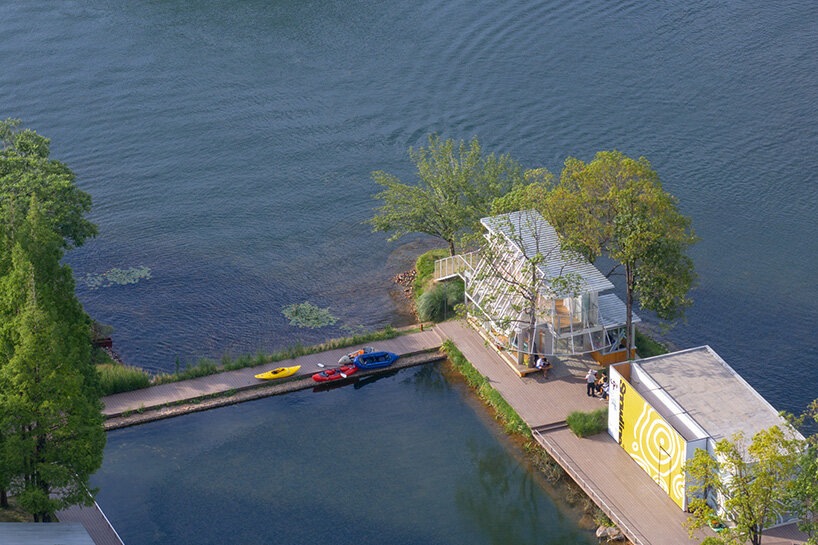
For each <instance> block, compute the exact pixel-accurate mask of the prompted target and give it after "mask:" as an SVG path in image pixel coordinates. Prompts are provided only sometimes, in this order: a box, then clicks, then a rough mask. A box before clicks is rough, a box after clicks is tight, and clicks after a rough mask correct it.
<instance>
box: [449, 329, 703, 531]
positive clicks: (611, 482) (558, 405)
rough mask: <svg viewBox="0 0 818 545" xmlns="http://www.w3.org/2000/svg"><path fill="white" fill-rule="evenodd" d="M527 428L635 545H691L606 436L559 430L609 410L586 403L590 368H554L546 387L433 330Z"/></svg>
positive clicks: (561, 364)
mask: <svg viewBox="0 0 818 545" xmlns="http://www.w3.org/2000/svg"><path fill="white" fill-rule="evenodd" d="M437 327H438V328H439V332H440V334H441V336H442V337H444V338H447V339H451V340H452V341H453V342H454V343H455V344H456V345H457V348H458V349H459V350H460V351H461V352H462V353H463V355H464V356H465V357H466V359H467V360H469V362H471V364H472V365H473V366H474V367H475V368H476V369H477V370H478V371H479V372H480V373H481V374H482V375H484V376H485V377H486V378H488V380H489V382H490V383H491V385H492V386H493V387H494V388H495V389H496V390H497V391H498V392H500V394H501V395H502V396H503V397H504V398H505V399H506V401H508V402H509V404H510V405H511V406H512V407H513V408H514V410H516V411H517V413H518V414H519V415H520V417H521V418H522V419H523V420H525V422H526V423H527V424H528V425H529V426H530V427H531V429H532V431H533V433H534V438H535V439H536V440H537V441H538V442H539V443H540V444H541V445H542V446H543V448H545V449H546V450H547V451H548V453H549V454H551V455H552V456H553V457H554V458H555V459H556V460H557V462H558V463H559V464H560V465H561V466H562V467H563V469H565V471H566V472H567V473H568V474H569V475H571V477H573V478H574V480H575V481H576V482H577V484H579V486H580V487H582V489H583V490H584V491H585V492H586V493H587V494H588V495H589V496H590V497H591V498H592V499H593V500H594V502H595V503H596V504H597V505H598V506H599V507H600V509H602V510H603V511H605V513H606V514H607V515H608V517H610V518H611V520H613V521H614V522H616V523H617V526H619V528H620V529H621V530H622V531H623V532H624V533H625V535H626V536H627V537H628V539H630V540H631V541H632V542H633V543H634V544H635V545H648V544H655V545H692V544H694V543H698V542H699V541H700V540H701V539H703V538H704V537H706V535H707V534H705V533H704V532H701V533H700V534H698V535H697V537H698V538H700V539H696V540H691V539H690V537H689V536H688V533H687V530H686V529H685V528H684V527H683V526H682V524H683V523H684V521H685V520H686V518H687V517H686V515H685V513H684V512H682V511H681V510H680V509H679V507H678V506H677V505H676V504H675V503H673V500H671V499H670V497H669V496H668V495H667V494H665V492H664V491H663V490H662V489H661V488H659V486H658V485H657V484H656V483H654V482H653V481H652V480H651V478H650V477H649V476H648V474H647V473H645V472H644V471H642V470H641V469H640V468H639V466H638V465H637V464H636V462H634V461H633V460H632V459H631V458H630V456H628V454H627V453H626V452H625V451H624V450H622V448H621V447H620V446H619V445H618V444H617V443H616V442H615V441H614V440H613V439H612V438H611V437H610V436H609V435H608V434H607V433H605V432H603V433H600V434H597V435H594V436H591V437H586V438H583V439H580V438H578V437H576V436H575V435H574V434H573V433H572V432H571V431H570V430H568V428H567V427H566V425H565V424H564V421H565V417H566V415H567V414H568V413H570V412H571V411H575V410H581V411H590V410H595V409H601V408H603V407H606V406H607V405H606V402H603V401H602V400H600V399H598V398H592V397H588V396H587V395H586V393H585V381H584V380H583V376H584V374H585V372H586V371H587V369H588V366H589V365H592V364H591V363H590V362H589V363H587V364H586V363H584V361H583V360H582V359H578V358H571V359H566V360H560V361H556V362H555V364H554V369H553V370H552V371H551V372H550V373H549V376H548V379H544V378H543V377H542V376H541V375H540V374H535V375H529V376H527V377H525V378H520V377H519V376H517V374H516V373H514V371H512V370H511V368H510V367H509V366H508V364H506V363H505V362H504V361H503V359H502V358H501V357H500V355H499V354H497V353H496V352H495V351H494V350H493V349H492V348H491V347H488V346H486V343H485V341H484V340H483V338H482V337H481V336H480V335H479V334H478V333H477V332H476V331H475V330H474V329H472V328H470V327H468V326H467V325H465V324H463V323H461V322H444V323H442V324H439V325H438V326H437Z"/></svg>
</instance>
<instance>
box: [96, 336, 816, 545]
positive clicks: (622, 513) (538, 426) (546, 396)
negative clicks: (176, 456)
mask: <svg viewBox="0 0 818 545" xmlns="http://www.w3.org/2000/svg"><path fill="white" fill-rule="evenodd" d="M447 339H448V340H451V341H453V342H454V343H455V344H456V345H457V347H458V349H459V350H460V351H461V352H462V353H463V355H464V356H465V357H466V359H467V360H468V361H469V362H470V363H471V364H472V365H473V366H474V367H475V368H476V369H477V370H478V371H479V372H480V373H481V374H482V375H484V376H485V377H486V378H487V379H488V380H489V382H490V383H491V385H492V387H494V388H495V389H496V390H497V391H498V392H499V393H500V394H501V395H502V396H503V397H504V398H505V399H506V401H508V403H509V404H510V405H511V406H512V407H513V408H514V410H516V411H517V413H518V414H519V415H520V417H521V418H522V419H523V420H524V421H525V422H526V424H528V425H529V427H531V429H532V433H533V436H534V439H535V440H536V441H537V442H538V443H539V444H540V445H541V446H542V447H543V448H544V449H545V450H546V451H547V452H548V453H549V454H550V455H551V456H552V457H553V458H554V459H555V460H556V461H557V462H558V463H559V464H560V465H561V466H562V467H563V469H565V471H566V472H567V473H568V474H569V475H570V476H571V477H572V478H573V479H574V480H575V481H576V482H577V484H578V485H579V486H580V487H581V488H582V489H583V490H584V491H585V492H586V493H587V494H588V495H589V496H590V497H591V498H592V499H593V500H594V502H595V503H596V504H597V505H598V506H599V507H600V508H601V509H602V510H603V511H604V512H605V513H606V514H607V515H608V517H610V518H611V520H613V521H614V522H615V523H616V524H617V526H619V528H620V529H622V531H623V532H624V533H625V535H626V536H627V537H628V539H630V541H631V542H633V543H634V544H635V545H648V544H655V545H692V544H694V543H699V542H700V541H701V540H702V539H704V538H705V537H707V535H713V534H712V532H711V531H709V530H701V531H699V532H697V534H695V537H694V539H691V538H690V537H689V535H688V533H687V530H686V529H685V528H684V527H683V523H684V522H685V520H686V518H687V517H686V514H685V513H684V512H682V511H681V510H680V509H679V508H678V506H677V505H676V504H675V503H674V502H673V501H672V500H671V499H670V497H669V496H668V495H667V494H666V493H665V492H664V491H663V490H662V489H661V488H660V487H659V486H658V485H657V484H656V483H654V482H653V481H652V480H651V479H650V477H649V476H648V474H647V473H645V472H644V471H642V469H641V468H639V466H638V465H637V464H636V462H634V461H633V460H632V459H631V458H630V456H628V454H627V453H626V452H625V451H624V450H623V449H622V448H621V447H620V446H619V445H618V444H617V443H616V442H615V441H614V440H613V438H611V437H610V436H609V435H608V434H607V433H605V432H602V433H600V434H597V435H594V436H591V437H586V438H578V437H576V436H575V435H574V434H573V433H572V432H571V431H570V430H569V429H568V428H567V424H566V423H565V417H566V416H567V415H568V413H570V412H571V411H575V410H579V411H591V410H595V409H600V408H604V407H606V406H607V402H603V401H602V400H601V399H599V398H592V397H588V396H587V395H586V393H585V381H584V375H585V373H586V371H587V369H588V368H589V367H595V368H596V367H597V366H596V365H595V362H593V360H591V359H590V358H565V359H560V360H554V368H553V369H552V370H551V371H550V372H549V375H548V378H547V379H545V378H543V377H542V375H541V374H539V373H536V374H532V375H528V376H527V377H525V378H520V377H519V376H518V375H517V374H516V373H515V372H514V371H513V370H512V369H511V368H510V367H509V366H508V364H507V363H506V362H505V361H504V360H503V359H502V358H501V357H500V355H499V354H498V353H497V352H496V351H495V350H494V349H493V347H491V346H489V345H487V343H486V342H485V341H484V340H483V338H482V337H481V336H480V335H479V334H478V333H477V332H476V331H475V330H474V329H472V328H471V327H469V326H468V325H466V324H465V323H463V322H459V321H451V322H444V323H441V324H437V325H436V326H433V327H429V328H428V329H427V330H426V331H424V332H418V333H410V334H405V335H402V336H399V337H396V338H394V339H389V340H385V341H379V342H376V343H371V344H374V345H375V346H376V347H377V349H379V350H389V351H392V352H396V353H398V354H404V355H405V354H416V353H420V352H424V351H434V350H435V349H437V348H439V347H440V345H441V344H442V342H443V341H445V340H447ZM355 348H356V347H349V348H343V349H336V350H331V351H327V352H322V353H319V354H313V355H307V356H301V357H298V358H295V359H292V360H286V361H281V362H277V363H274V364H266V365H262V366H258V367H250V368H246V369H240V370H237V371H227V372H223V373H218V374H216V375H210V376H206V377H200V378H196V379H191V380H186V381H181V382H177V383H172V384H164V385H160V386H152V387H150V388H145V389H142V390H136V391H133V392H125V393H122V394H115V395H112V396H108V397H105V398H103V401H104V403H105V410H104V413H105V414H106V415H107V416H109V417H114V416H116V415H121V414H122V413H127V412H133V411H138V410H141V409H140V408H145V409H150V408H151V407H162V406H166V405H168V404H173V403H180V402H184V401H186V400H194V399H197V398H201V397H203V396H212V395H217V394H221V393H225V392H229V391H232V390H236V391H241V390H249V389H252V388H256V387H258V386H259V384H260V383H259V381H258V380H257V379H255V378H254V377H253V375H255V374H257V373H259V372H263V371H266V370H269V369H270V368H272V367H279V366H290V365H301V366H302V368H301V370H300V371H299V373H298V374H297V375H296V376H300V377H301V378H302V379H306V378H307V377H309V376H310V375H312V374H313V373H316V372H319V371H321V370H322V368H321V367H319V366H318V363H324V364H325V365H327V366H328V367H329V366H332V365H335V364H336V363H337V361H338V359H339V358H340V357H341V356H342V355H344V354H346V353H348V352H349V351H351V350H354V349H355ZM302 382H304V381H303V380H302ZM285 384H286V383H285ZM282 386H283V385H282ZM205 408H206V407H205ZM101 543H108V541H102V542H97V545H100V544H101ZM763 543H764V545H785V544H786V545H790V544H798V543H803V540H801V539H799V535H798V533H797V531H796V530H794V528H793V525H789V526H788V527H782V528H778V529H773V530H770V531H768V535H767V536H765V538H764V540H763Z"/></svg>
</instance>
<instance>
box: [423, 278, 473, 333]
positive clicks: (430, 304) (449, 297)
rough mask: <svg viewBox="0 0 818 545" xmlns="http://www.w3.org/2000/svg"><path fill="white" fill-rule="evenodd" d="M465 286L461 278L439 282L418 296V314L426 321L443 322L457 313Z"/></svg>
mask: <svg viewBox="0 0 818 545" xmlns="http://www.w3.org/2000/svg"><path fill="white" fill-rule="evenodd" d="M464 293H465V286H464V284H463V281H462V280H460V279H459V278H455V279H452V280H447V281H445V282H439V283H437V284H435V285H434V286H433V287H432V288H431V289H429V290H426V291H425V292H423V295H421V296H420V298H418V301H417V307H418V316H420V319H421V320H422V321H424V322H426V321H432V322H442V321H444V320H448V319H449V318H452V317H453V316H455V315H456V312H455V307H456V306H457V305H459V304H462V303H463V299H464Z"/></svg>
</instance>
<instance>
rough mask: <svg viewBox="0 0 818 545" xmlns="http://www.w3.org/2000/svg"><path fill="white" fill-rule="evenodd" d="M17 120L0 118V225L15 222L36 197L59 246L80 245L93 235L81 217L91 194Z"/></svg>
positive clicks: (93, 229)
mask: <svg viewBox="0 0 818 545" xmlns="http://www.w3.org/2000/svg"><path fill="white" fill-rule="evenodd" d="M19 124H20V121H19V120H17V119H6V120H5V121H0V143H1V144H2V149H0V218H2V228H4V229H6V230H14V229H15V228H16V227H17V226H19V224H20V222H21V221H22V220H23V218H25V217H26V214H27V212H28V209H29V207H30V206H31V203H32V202H33V200H34V199H37V200H38V201H39V202H40V203H41V204H42V206H43V210H44V211H45V214H46V218H47V221H48V223H49V224H50V225H51V227H52V229H53V231H54V232H55V233H56V234H58V235H59V236H60V237H61V239H62V245H63V247H64V248H70V247H72V246H80V245H82V244H83V243H84V242H85V241H86V240H87V239H88V238H91V237H93V236H95V235H96V234H97V228H96V226H95V225H94V224H93V223H91V222H90V221H88V220H87V219H86V218H85V214H87V213H88V212H89V211H90V210H91V196H90V195H89V194H88V193H86V192H84V191H82V190H80V189H79V188H78V187H77V186H76V185H75V184H74V180H75V176H74V173H73V172H71V169H69V168H68V167H67V166H66V165H65V164H63V163H61V162H60V161H57V160H56V159H51V158H50V154H51V151H50V147H49V146H50V143H51V141H50V140H49V139H48V138H45V137H43V136H40V135H39V134H37V133H36V132H35V131H33V130H31V129H20V128H19Z"/></svg>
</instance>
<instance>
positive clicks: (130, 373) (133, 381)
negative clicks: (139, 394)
mask: <svg viewBox="0 0 818 545" xmlns="http://www.w3.org/2000/svg"><path fill="white" fill-rule="evenodd" d="M97 371H99V382H100V387H101V391H102V395H103V396H108V395H111V394H117V393H119V392H130V391H132V390H139V389H140V388H147V387H148V386H150V385H151V376H150V374H148V372H147V371H145V370H143V369H140V368H139V367H131V366H130V365H119V364H117V363H101V364H98V365H97Z"/></svg>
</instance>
